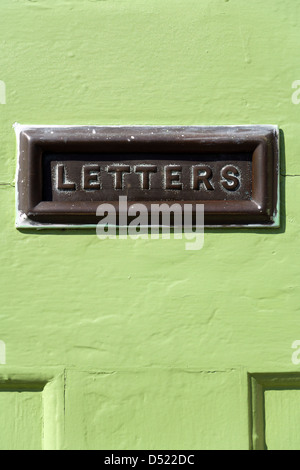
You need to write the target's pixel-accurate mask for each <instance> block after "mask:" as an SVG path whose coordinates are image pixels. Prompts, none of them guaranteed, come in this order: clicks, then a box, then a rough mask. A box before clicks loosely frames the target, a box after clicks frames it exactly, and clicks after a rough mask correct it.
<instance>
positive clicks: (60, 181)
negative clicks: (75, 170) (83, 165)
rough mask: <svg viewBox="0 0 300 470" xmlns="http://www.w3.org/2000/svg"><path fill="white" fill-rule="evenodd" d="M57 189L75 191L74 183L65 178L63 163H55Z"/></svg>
mask: <svg viewBox="0 0 300 470" xmlns="http://www.w3.org/2000/svg"><path fill="white" fill-rule="evenodd" d="M56 171H57V189H58V190H60V191H76V184H75V183H71V182H69V181H67V180H66V169H65V165H57V169H56Z"/></svg>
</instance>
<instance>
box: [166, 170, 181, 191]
mask: <svg viewBox="0 0 300 470" xmlns="http://www.w3.org/2000/svg"><path fill="white" fill-rule="evenodd" d="M181 172H182V167H181V166H179V165H172V166H166V167H165V184H166V189H177V190H178V189H182V183H181V182H180V178H181Z"/></svg>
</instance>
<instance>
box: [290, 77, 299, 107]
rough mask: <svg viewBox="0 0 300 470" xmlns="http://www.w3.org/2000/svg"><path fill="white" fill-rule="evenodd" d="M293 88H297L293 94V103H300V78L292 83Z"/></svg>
mask: <svg viewBox="0 0 300 470" xmlns="http://www.w3.org/2000/svg"><path fill="white" fill-rule="evenodd" d="M292 88H297V90H296V91H294V93H293V94H292V103H293V104H300V97H299V95H300V80H296V81H295V82H294V83H293V84H292Z"/></svg>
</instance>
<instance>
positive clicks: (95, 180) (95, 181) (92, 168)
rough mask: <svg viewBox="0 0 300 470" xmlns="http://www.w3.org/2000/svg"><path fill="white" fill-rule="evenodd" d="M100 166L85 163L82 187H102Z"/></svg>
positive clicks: (88, 188) (90, 188)
mask: <svg viewBox="0 0 300 470" xmlns="http://www.w3.org/2000/svg"><path fill="white" fill-rule="evenodd" d="M99 174H100V166H99V165H83V167H82V187H83V189H85V190H93V189H94V190H95V189H100V182H99Z"/></svg>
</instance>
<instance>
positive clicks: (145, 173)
mask: <svg viewBox="0 0 300 470" xmlns="http://www.w3.org/2000/svg"><path fill="white" fill-rule="evenodd" d="M135 172H136V173H141V187H142V189H150V173H157V166H156V165H138V166H136V167H135Z"/></svg>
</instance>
